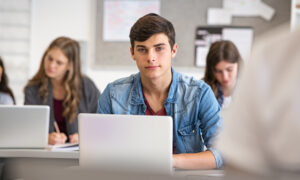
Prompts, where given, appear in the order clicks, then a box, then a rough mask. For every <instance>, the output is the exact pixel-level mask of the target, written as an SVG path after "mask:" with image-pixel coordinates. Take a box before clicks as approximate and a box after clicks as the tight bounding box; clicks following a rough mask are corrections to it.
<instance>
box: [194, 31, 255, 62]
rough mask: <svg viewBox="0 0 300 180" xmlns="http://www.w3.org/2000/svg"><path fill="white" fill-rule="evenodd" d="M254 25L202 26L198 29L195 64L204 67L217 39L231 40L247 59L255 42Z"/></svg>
mask: <svg viewBox="0 0 300 180" xmlns="http://www.w3.org/2000/svg"><path fill="white" fill-rule="evenodd" d="M253 37H254V31H253V28H252V27H237V26H200V27H197V29H196V38H195V65H196V66H198V67H204V66H205V65H206V56H207V53H208V51H209V48H210V45H211V44H212V43H213V42H215V41H220V40H230V41H232V42H233V43H234V44H235V45H236V47H237V48H238V50H239V52H240V54H241V56H242V58H243V59H246V58H247V57H248V56H249V54H250V52H251V47H252V43H253Z"/></svg>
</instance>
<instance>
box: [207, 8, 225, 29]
mask: <svg viewBox="0 0 300 180" xmlns="http://www.w3.org/2000/svg"><path fill="white" fill-rule="evenodd" d="M207 24H212V25H216V24H218V25H227V24H231V12H230V10H227V9H221V8H209V9H208V11H207Z"/></svg>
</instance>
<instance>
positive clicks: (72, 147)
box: [47, 143, 79, 151]
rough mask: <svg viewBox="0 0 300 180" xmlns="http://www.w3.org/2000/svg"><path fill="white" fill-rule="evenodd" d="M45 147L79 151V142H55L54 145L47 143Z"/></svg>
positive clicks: (54, 149) (55, 149)
mask: <svg viewBox="0 0 300 180" xmlns="http://www.w3.org/2000/svg"><path fill="white" fill-rule="evenodd" d="M47 149H49V150H51V151H79V144H78V143H74V144H71V143H65V144H55V145H49V146H48V147H47Z"/></svg>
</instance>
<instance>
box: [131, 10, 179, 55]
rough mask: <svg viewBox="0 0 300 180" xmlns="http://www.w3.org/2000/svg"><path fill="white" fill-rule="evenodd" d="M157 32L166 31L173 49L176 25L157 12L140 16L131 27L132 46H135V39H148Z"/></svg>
mask: <svg viewBox="0 0 300 180" xmlns="http://www.w3.org/2000/svg"><path fill="white" fill-rule="evenodd" d="M157 33H164V34H165V35H166V36H168V39H169V44H170V46H171V49H172V48H173V46H174V44H175V30H174V27H173V25H172V23H171V22H170V21H168V20H167V19H165V18H163V17H161V16H159V15H157V14H155V13H150V14H147V15H145V16H143V17H141V18H139V19H138V20H137V21H136V23H135V24H134V25H133V26H132V27H131V30H130V34H129V38H130V43H131V47H132V48H134V41H146V40H147V39H149V38H150V37H151V36H152V35H154V34H157Z"/></svg>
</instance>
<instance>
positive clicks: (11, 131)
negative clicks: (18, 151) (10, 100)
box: [0, 105, 49, 148]
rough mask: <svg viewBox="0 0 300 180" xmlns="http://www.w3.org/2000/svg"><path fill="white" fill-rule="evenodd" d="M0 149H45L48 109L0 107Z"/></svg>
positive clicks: (47, 131) (40, 107)
mask: <svg viewBox="0 0 300 180" xmlns="http://www.w3.org/2000/svg"><path fill="white" fill-rule="evenodd" d="M0 114H1V117H0V137H1V138H0V148H45V147H46V146H47V144H48V133H49V107H48V106H38V105H25V106H13V105H12V106H8V105H1V106H0Z"/></svg>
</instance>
